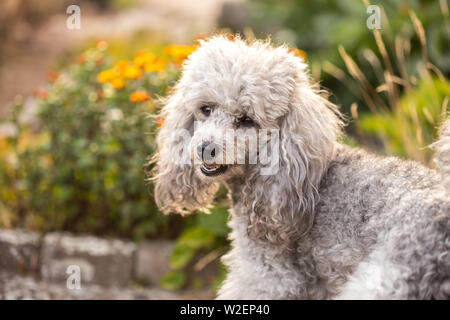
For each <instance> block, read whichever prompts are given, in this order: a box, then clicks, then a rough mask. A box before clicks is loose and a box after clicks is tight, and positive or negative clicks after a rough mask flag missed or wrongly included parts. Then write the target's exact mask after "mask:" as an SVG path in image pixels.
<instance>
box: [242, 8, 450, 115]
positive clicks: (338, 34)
mask: <svg viewBox="0 0 450 320" xmlns="http://www.w3.org/2000/svg"><path fill="white" fill-rule="evenodd" d="M364 2H365V1H362V0H339V1H338V0H316V1H307V0H280V1H272V0H251V1H249V4H248V12H249V15H250V19H249V26H250V27H251V28H252V29H253V30H255V33H256V35H257V36H258V37H263V38H265V37H266V36H267V34H272V35H273V39H274V41H275V42H276V43H280V42H287V43H289V44H291V45H295V46H298V47H299V48H302V49H303V50H305V51H306V53H308V60H309V63H310V65H311V67H312V70H313V76H314V77H315V78H316V80H320V81H321V82H322V84H323V85H324V87H326V88H328V89H330V91H331V92H333V96H332V97H331V98H332V99H334V100H335V101H336V102H337V103H338V104H341V105H342V106H343V109H344V110H345V111H347V112H348V111H349V106H350V104H351V103H352V102H354V101H357V102H358V104H359V105H360V106H361V107H362V108H367V106H365V104H364V100H361V99H360V97H359V96H358V95H355V94H354V93H353V92H352V90H351V89H349V88H348V87H347V86H345V85H344V86H343V85H342V83H341V81H339V80H337V79H335V78H333V77H330V75H329V74H328V73H327V72H325V73H320V70H321V69H323V64H324V62H327V63H328V62H329V63H331V64H333V65H335V66H337V67H338V68H343V67H344V62H343V61H342V59H341V58H340V55H339V52H338V50H337V49H338V46H339V45H341V46H343V47H345V49H346V50H347V52H348V54H349V55H350V56H352V57H354V59H355V60H356V61H357V62H358V63H359V64H361V65H362V66H363V67H365V68H367V67H370V64H369V62H368V61H367V60H366V55H365V51H366V50H367V49H369V50H371V51H376V50H377V45H376V41H375V39H374V37H373V35H372V30H369V29H368V28H367V27H366V20H367V18H368V17H369V14H367V13H366V8H365V5H364ZM367 2H369V1H367ZM440 3H443V4H446V3H447V2H446V1H438V0H386V1H382V2H381V1H371V4H374V5H379V6H380V7H381V8H382V20H381V27H382V30H381V33H382V35H383V37H384V39H385V41H386V44H387V52H388V54H389V55H390V57H391V58H392V57H393V56H395V49H394V42H395V37H396V36H401V37H402V38H405V39H411V38H412V37H413V36H414V26H413V25H412V24H411V23H408V22H409V20H410V12H415V13H416V14H417V16H418V18H419V19H420V20H421V21H422V23H423V25H424V28H425V30H426V36H427V47H428V51H429V55H430V60H431V62H433V63H434V64H435V65H436V66H437V67H438V68H439V69H440V70H441V71H442V72H443V73H444V74H445V75H448V74H450V21H449V15H448V8H447V6H446V5H445V6H441V5H440ZM410 46H411V52H410V58H411V59H410V61H411V64H409V65H407V68H408V69H409V71H410V72H411V73H412V72H414V71H415V69H414V67H415V64H416V62H417V61H419V60H421V59H422V56H421V45H420V41H419V39H417V38H416V39H412V40H411V43H410ZM366 76H367V77H368V80H369V82H372V81H374V80H375V74H373V73H368V74H367V75H366Z"/></svg>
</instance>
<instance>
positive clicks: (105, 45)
mask: <svg viewBox="0 0 450 320" xmlns="http://www.w3.org/2000/svg"><path fill="white" fill-rule="evenodd" d="M95 45H96V47H97V49H100V50H105V49H106V48H108V42H106V41H105V40H97V42H96V44H95Z"/></svg>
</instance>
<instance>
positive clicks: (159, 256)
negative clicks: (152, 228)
mask: <svg viewBox="0 0 450 320" xmlns="http://www.w3.org/2000/svg"><path fill="white" fill-rule="evenodd" d="M173 246H174V242H173V241H170V240H154V241H147V242H143V243H141V244H140V245H139V249H138V252H137V257H136V268H135V276H136V278H137V279H138V280H145V281H146V282H148V283H150V284H153V285H159V281H160V280H161V278H162V277H163V276H164V274H166V273H167V272H168V271H169V270H170V267H169V260H170V255H171V254H172V249H173Z"/></svg>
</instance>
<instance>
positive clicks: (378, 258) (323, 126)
mask: <svg viewBox="0 0 450 320" xmlns="http://www.w3.org/2000/svg"><path fill="white" fill-rule="evenodd" d="M160 116H161V117H163V118H164V119H165V122H164V124H163V125H162V127H161V129H160V131H159V133H158V136H157V144H158V151H159V152H158V154H157V155H156V156H155V159H154V161H155V162H156V166H155V173H154V179H155V181H156V185H155V197H156V202H157V205H158V206H159V208H160V209H161V210H162V211H163V212H165V213H170V212H177V213H181V214H185V213H189V212H192V211H194V210H197V209H198V210H205V211H207V210H208V207H209V206H210V204H211V202H212V201H213V199H214V196H215V193H216V191H217V189H218V186H219V184H220V183H221V182H224V183H225V184H226V185H227V186H228V188H229V191H230V197H231V200H232V203H233V208H232V209H230V221H229V226H230V227H231V229H232V232H231V234H230V239H231V241H232V249H231V251H230V252H229V253H228V254H226V255H225V256H224V257H223V262H224V263H225V265H226V266H227V268H228V271H229V273H228V275H227V278H226V280H225V282H224V283H223V285H222V287H221V289H220V290H219V293H218V298H219V299H448V298H449V296H450V254H449V248H450V219H449V216H450V195H449V191H450V122H448V121H447V122H446V123H445V124H444V125H443V126H442V128H441V138H440V140H439V141H438V142H436V143H435V144H434V148H435V150H436V153H437V154H436V163H437V165H438V167H439V168H440V170H441V174H439V173H438V171H436V170H433V169H429V168H426V167H424V166H423V165H421V164H420V163H417V162H413V161H405V160H401V159H399V158H395V157H381V156H376V155H373V154H371V153H368V152H366V151H364V150H361V149H354V148H350V147H348V146H346V145H343V144H342V143H340V142H339V137H340V135H341V128H342V124H343V123H342V121H341V120H342V117H341V115H340V114H339V111H338V109H337V108H336V106H334V105H333V104H332V103H330V102H329V101H328V100H327V99H325V98H324V97H322V95H321V92H320V91H318V90H317V87H316V86H315V85H313V84H312V83H311V81H310V79H309V77H308V74H307V71H306V64H305V63H304V62H303V61H302V59H300V58H298V57H296V56H294V55H293V54H292V53H290V52H289V50H288V49H287V48H286V47H284V46H281V47H272V46H271V45H270V43H268V42H259V41H255V42H252V43H248V42H245V41H243V40H241V39H239V38H238V39H234V40H233V41H231V40H228V39H227V38H225V37H222V36H216V37H213V38H211V39H209V40H207V41H203V42H201V46H200V48H199V49H198V50H197V51H195V52H194V53H193V54H192V55H191V56H190V57H189V59H188V60H187V62H185V64H184V67H183V76H182V78H181V80H180V81H179V82H178V84H177V85H176V87H175V90H174V91H173V93H172V94H171V96H170V97H169V98H167V101H165V104H164V107H163V109H162V111H161V115H160ZM230 132H231V133H233V132H234V133H235V134H234V135H230V134H229V133H230ZM255 132H256V134H255ZM252 137H253V138H254V137H256V140H255V139H253V140H252V139H251V138H252ZM241 138H244V143H243V144H237V147H236V143H237V142H236V141H237V140H239V139H241ZM241 140H242V139H241ZM255 141H256V142H257V144H258V145H259V147H258V148H257V150H256V149H255V147H254V144H253V143H252V142H255ZM233 142H234V144H233ZM252 155H253V156H252ZM255 157H256V161H255ZM224 159H226V160H224ZM263 159H264V161H263Z"/></svg>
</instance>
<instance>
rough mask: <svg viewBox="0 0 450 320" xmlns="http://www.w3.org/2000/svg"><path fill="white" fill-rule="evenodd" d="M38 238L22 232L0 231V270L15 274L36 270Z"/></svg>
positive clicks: (30, 233)
mask: <svg viewBox="0 0 450 320" xmlns="http://www.w3.org/2000/svg"><path fill="white" fill-rule="evenodd" d="M39 244H40V237H39V235H38V234H37V233H34V232H25V231H23V230H6V229H2V230H0V269H2V270H11V271H13V272H16V273H20V274H23V273H26V272H34V271H37V269H38V259H39Z"/></svg>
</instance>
